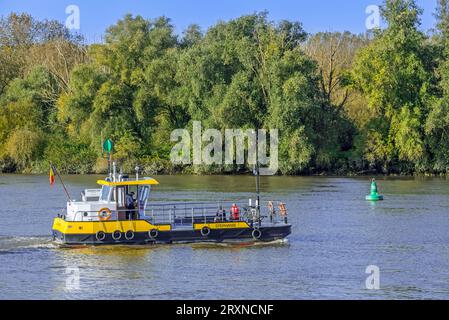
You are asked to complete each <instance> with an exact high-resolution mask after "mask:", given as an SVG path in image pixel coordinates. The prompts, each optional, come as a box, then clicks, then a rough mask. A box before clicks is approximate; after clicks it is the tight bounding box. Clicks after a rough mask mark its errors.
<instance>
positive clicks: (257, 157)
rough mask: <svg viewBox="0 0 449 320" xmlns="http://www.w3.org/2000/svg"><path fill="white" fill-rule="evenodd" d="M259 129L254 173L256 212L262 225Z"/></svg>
mask: <svg viewBox="0 0 449 320" xmlns="http://www.w3.org/2000/svg"><path fill="white" fill-rule="evenodd" d="M258 153H259V130H256V164H255V166H254V174H255V176H256V214H257V222H258V224H259V226H260V170H259V154H258Z"/></svg>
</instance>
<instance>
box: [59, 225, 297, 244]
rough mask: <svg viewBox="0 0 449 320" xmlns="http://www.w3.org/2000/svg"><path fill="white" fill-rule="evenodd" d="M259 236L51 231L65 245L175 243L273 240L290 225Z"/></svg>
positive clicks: (245, 233)
mask: <svg viewBox="0 0 449 320" xmlns="http://www.w3.org/2000/svg"><path fill="white" fill-rule="evenodd" d="M259 230H260V231H261V236H260V238H259V239H254V238H253V236H252V231H253V229H212V230H210V234H209V235H208V236H202V235H201V231H199V230H173V231H165V232H163V231H161V232H159V234H158V236H157V237H156V238H155V239H152V238H150V236H149V234H148V233H147V232H138V233H135V234H134V238H133V239H130V240H127V239H125V235H124V234H122V235H121V238H120V239H119V240H114V239H113V238H112V234H105V238H104V240H102V241H99V240H97V239H96V236H95V234H66V235H63V234H62V233H60V232H59V231H53V236H54V238H55V240H57V241H58V242H61V243H63V244H67V245H79V244H92V245H99V244H107V245H111V244H145V243H175V242H205V241H210V242H223V241H227V240H242V241H243V240H260V241H273V240H278V239H284V238H285V237H287V236H288V235H289V234H290V233H291V226H290V225H285V226H275V227H261V228H260V229H259Z"/></svg>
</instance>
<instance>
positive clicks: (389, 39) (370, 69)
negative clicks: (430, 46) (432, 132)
mask: <svg viewBox="0 0 449 320" xmlns="http://www.w3.org/2000/svg"><path fill="white" fill-rule="evenodd" d="M421 12H422V10H421V9H419V8H418V7H417V5H416V3H415V1H413V0H387V1H385V4H384V6H383V8H382V15H383V17H384V18H385V20H386V21H387V22H388V28H387V29H386V30H383V31H378V32H377V33H376V35H375V38H374V40H373V41H372V42H371V43H370V44H369V45H368V46H367V47H366V48H364V49H362V50H361V51H360V52H359V54H358V55H357V57H356V60H355V65H354V69H353V72H352V80H353V84H354V86H355V88H357V89H358V90H360V91H361V92H362V93H363V95H364V96H365V97H366V98H367V99H368V107H369V108H370V110H371V112H372V113H373V114H374V115H375V117H374V118H373V119H372V120H371V121H370V122H369V123H368V124H367V125H366V129H365V132H366V134H365V135H364V136H361V138H364V139H365V143H362V145H363V144H364V145H365V147H364V154H365V159H369V160H370V161H369V162H370V164H371V166H374V167H380V168H384V170H394V165H395V164H397V163H398V162H399V163H402V170H414V169H416V168H418V167H419V166H420V165H422V163H425V162H426V144H425V133H424V130H423V126H422V123H424V121H425V119H426V116H427V113H428V108H427V107H426V102H427V99H428V97H429V94H430V92H429V90H430V89H429V88H430V86H431V85H430V79H431V72H430V70H429V69H428V66H429V61H428V59H429V55H428V51H427V48H426V46H425V36H424V34H423V33H422V32H421V31H419V29H418V27H419V25H420V19H419V16H420V14H421ZM430 56H431V55H430ZM380 146H382V147H380Z"/></svg>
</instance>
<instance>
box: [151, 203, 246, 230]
mask: <svg viewBox="0 0 449 320" xmlns="http://www.w3.org/2000/svg"><path fill="white" fill-rule="evenodd" d="M234 203H235V204H237V206H238V207H239V218H238V219H232V217H231V207H232V204H234ZM247 211H248V208H247V205H245V204H243V203H239V202H175V203H151V204H150V205H147V207H146V209H145V217H146V218H147V219H148V220H149V221H150V222H152V223H155V224H165V223H166V224H172V225H178V226H184V225H185V226H187V225H190V226H191V225H192V224H195V223H212V222H224V221H232V222H236V221H246V220H247V218H246V212H247Z"/></svg>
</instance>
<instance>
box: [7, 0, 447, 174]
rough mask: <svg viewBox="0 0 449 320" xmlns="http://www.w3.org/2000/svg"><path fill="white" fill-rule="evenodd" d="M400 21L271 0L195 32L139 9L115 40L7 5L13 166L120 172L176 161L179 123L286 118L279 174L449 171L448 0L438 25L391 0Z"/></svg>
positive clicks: (115, 31) (272, 124)
mask: <svg viewBox="0 0 449 320" xmlns="http://www.w3.org/2000/svg"><path fill="white" fill-rule="evenodd" d="M381 13H382V16H383V18H384V20H385V21H386V22H387V25H388V27H386V28H385V29H382V30H381V29H376V30H374V31H372V32H367V33H366V34H360V35H356V34H352V33H349V32H344V33H339V32H321V33H317V34H312V35H311V34H308V33H307V32H306V30H304V29H303V27H302V25H301V23H299V22H291V21H278V22H273V21H270V20H269V19H268V17H267V13H266V12H262V13H256V14H251V15H245V16H242V17H240V18H237V19H234V20H230V21H227V22H218V23H217V24H216V25H214V26H212V27H210V28H208V29H207V30H206V31H205V32H203V31H202V30H201V29H200V27H199V26H198V25H191V26H189V27H188V28H187V30H185V31H184V32H183V34H182V35H181V36H178V35H176V33H175V31H174V26H173V25H172V24H171V22H170V20H169V19H168V18H166V17H159V18H156V19H144V18H143V17H141V16H132V15H126V16H125V17H124V18H123V19H121V20H119V21H118V22H117V23H116V24H114V25H113V26H111V27H109V28H108V29H107V30H106V32H105V35H104V41H103V42H102V43H94V44H86V43H85V42H84V40H83V38H82V36H80V35H77V34H74V33H71V32H70V31H69V30H67V29H66V28H65V26H64V25H62V24H61V23H59V22H57V21H50V20H44V21H38V20H36V19H34V18H33V17H32V16H30V15H28V14H16V13H12V14H10V15H9V16H7V17H2V18H1V19H0V170H1V171H3V172H27V173H40V172H46V171H47V170H48V163H49V162H50V161H51V162H52V163H54V164H55V165H56V166H57V167H58V168H59V170H60V171H61V172H65V173H93V172H98V173H100V172H105V171H106V169H107V162H106V160H105V155H104V153H103V151H102V141H103V140H104V139H106V138H111V139H112V140H113V141H114V142H115V146H114V155H113V157H114V158H115V159H116V160H117V161H118V162H119V163H120V164H121V166H122V167H123V168H124V170H126V171H132V168H134V166H135V165H136V164H139V165H140V166H141V167H142V168H143V169H144V171H145V172H146V173H148V174H154V173H174V172H188V173H237V172H247V171H248V170H251V168H249V166H245V165H240V166H237V165H235V166H229V165H228V166H199V167H198V166H182V167H181V166H175V165H173V164H172V163H171V162H170V151H171V148H172V146H173V145H174V144H175V142H173V143H172V142H170V133H171V132H172V130H174V129H178V128H191V124H192V122H193V121H201V122H202V125H203V127H204V128H207V127H209V128H215V129H219V130H223V131H224V130H225V129H226V128H242V129H247V128H265V129H272V128H276V129H278V130H279V166H280V168H279V173H280V174H322V173H326V174H363V173H385V174H447V173H449V0H439V1H438V7H437V9H436V12H435V16H436V19H437V24H436V26H435V29H434V30H433V31H432V32H429V33H424V32H423V31H421V29H420V17H421V15H422V10H421V9H420V8H419V7H418V6H417V5H416V3H415V1H414V0H386V1H385V2H384V4H383V6H382V9H381Z"/></svg>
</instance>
